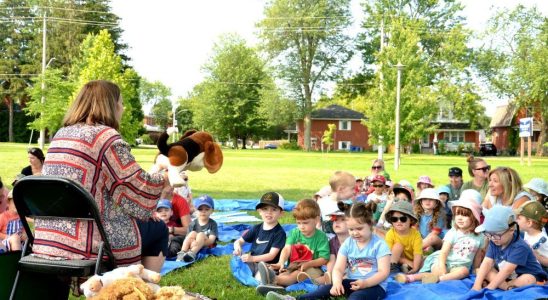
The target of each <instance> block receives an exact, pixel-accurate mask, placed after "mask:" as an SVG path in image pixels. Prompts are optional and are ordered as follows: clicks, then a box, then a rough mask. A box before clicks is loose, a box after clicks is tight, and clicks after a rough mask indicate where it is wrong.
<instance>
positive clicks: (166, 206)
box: [156, 199, 185, 257]
mask: <svg viewBox="0 0 548 300" xmlns="http://www.w3.org/2000/svg"><path fill="white" fill-rule="evenodd" d="M156 215H157V216H158V218H160V220H162V221H164V223H166V225H167V229H168V232H169V244H168V253H167V257H174V256H177V253H179V251H181V247H182V245H183V242H184V240H185V236H184V235H179V234H177V233H176V232H175V227H180V225H179V224H177V222H175V221H173V220H172V218H171V216H173V206H172V205H171V201H169V200H168V199H160V200H158V204H156Z"/></svg>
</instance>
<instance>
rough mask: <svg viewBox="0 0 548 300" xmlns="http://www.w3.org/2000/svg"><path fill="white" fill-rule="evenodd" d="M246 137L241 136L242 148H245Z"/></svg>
mask: <svg viewBox="0 0 548 300" xmlns="http://www.w3.org/2000/svg"><path fill="white" fill-rule="evenodd" d="M246 141H247V139H246V138H245V137H243V138H242V149H247V147H246V146H245V143H246Z"/></svg>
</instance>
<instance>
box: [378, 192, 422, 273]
mask: <svg viewBox="0 0 548 300" xmlns="http://www.w3.org/2000/svg"><path fill="white" fill-rule="evenodd" d="M386 216H387V220H388V221H389V222H390V223H391V224H392V228H390V230H388V232H387V233H386V243H387V244H388V248H390V251H391V253H392V256H391V258H390V272H401V271H403V272H404V273H408V274H410V273H416V272H417V271H418V270H419V269H420V267H421V264H422V237H421V234H420V232H419V231H418V230H417V229H415V228H414V227H413V226H414V225H415V224H417V222H418V219H417V216H416V215H415V212H414V211H413V205H411V203H409V202H407V201H398V202H395V203H394V204H392V206H391V207H390V210H389V211H388V213H387V214H386Z"/></svg>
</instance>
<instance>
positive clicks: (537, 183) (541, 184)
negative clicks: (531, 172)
mask: <svg viewBox="0 0 548 300" xmlns="http://www.w3.org/2000/svg"><path fill="white" fill-rule="evenodd" d="M523 187H524V188H527V189H530V190H533V191H535V192H537V193H539V194H543V195H544V196H548V184H547V183H546V181H544V179H542V178H533V179H531V180H530V181H529V182H527V183H526V184H525V185H523Z"/></svg>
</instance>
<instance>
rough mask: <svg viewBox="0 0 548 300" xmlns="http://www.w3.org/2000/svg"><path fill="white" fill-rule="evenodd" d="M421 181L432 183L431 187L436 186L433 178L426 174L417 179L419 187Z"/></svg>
mask: <svg viewBox="0 0 548 300" xmlns="http://www.w3.org/2000/svg"><path fill="white" fill-rule="evenodd" d="M419 183H426V184H428V185H430V187H434V184H433V183H432V179H430V177H429V176H426V175H423V176H420V177H419V180H418V181H417V187H419Z"/></svg>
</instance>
